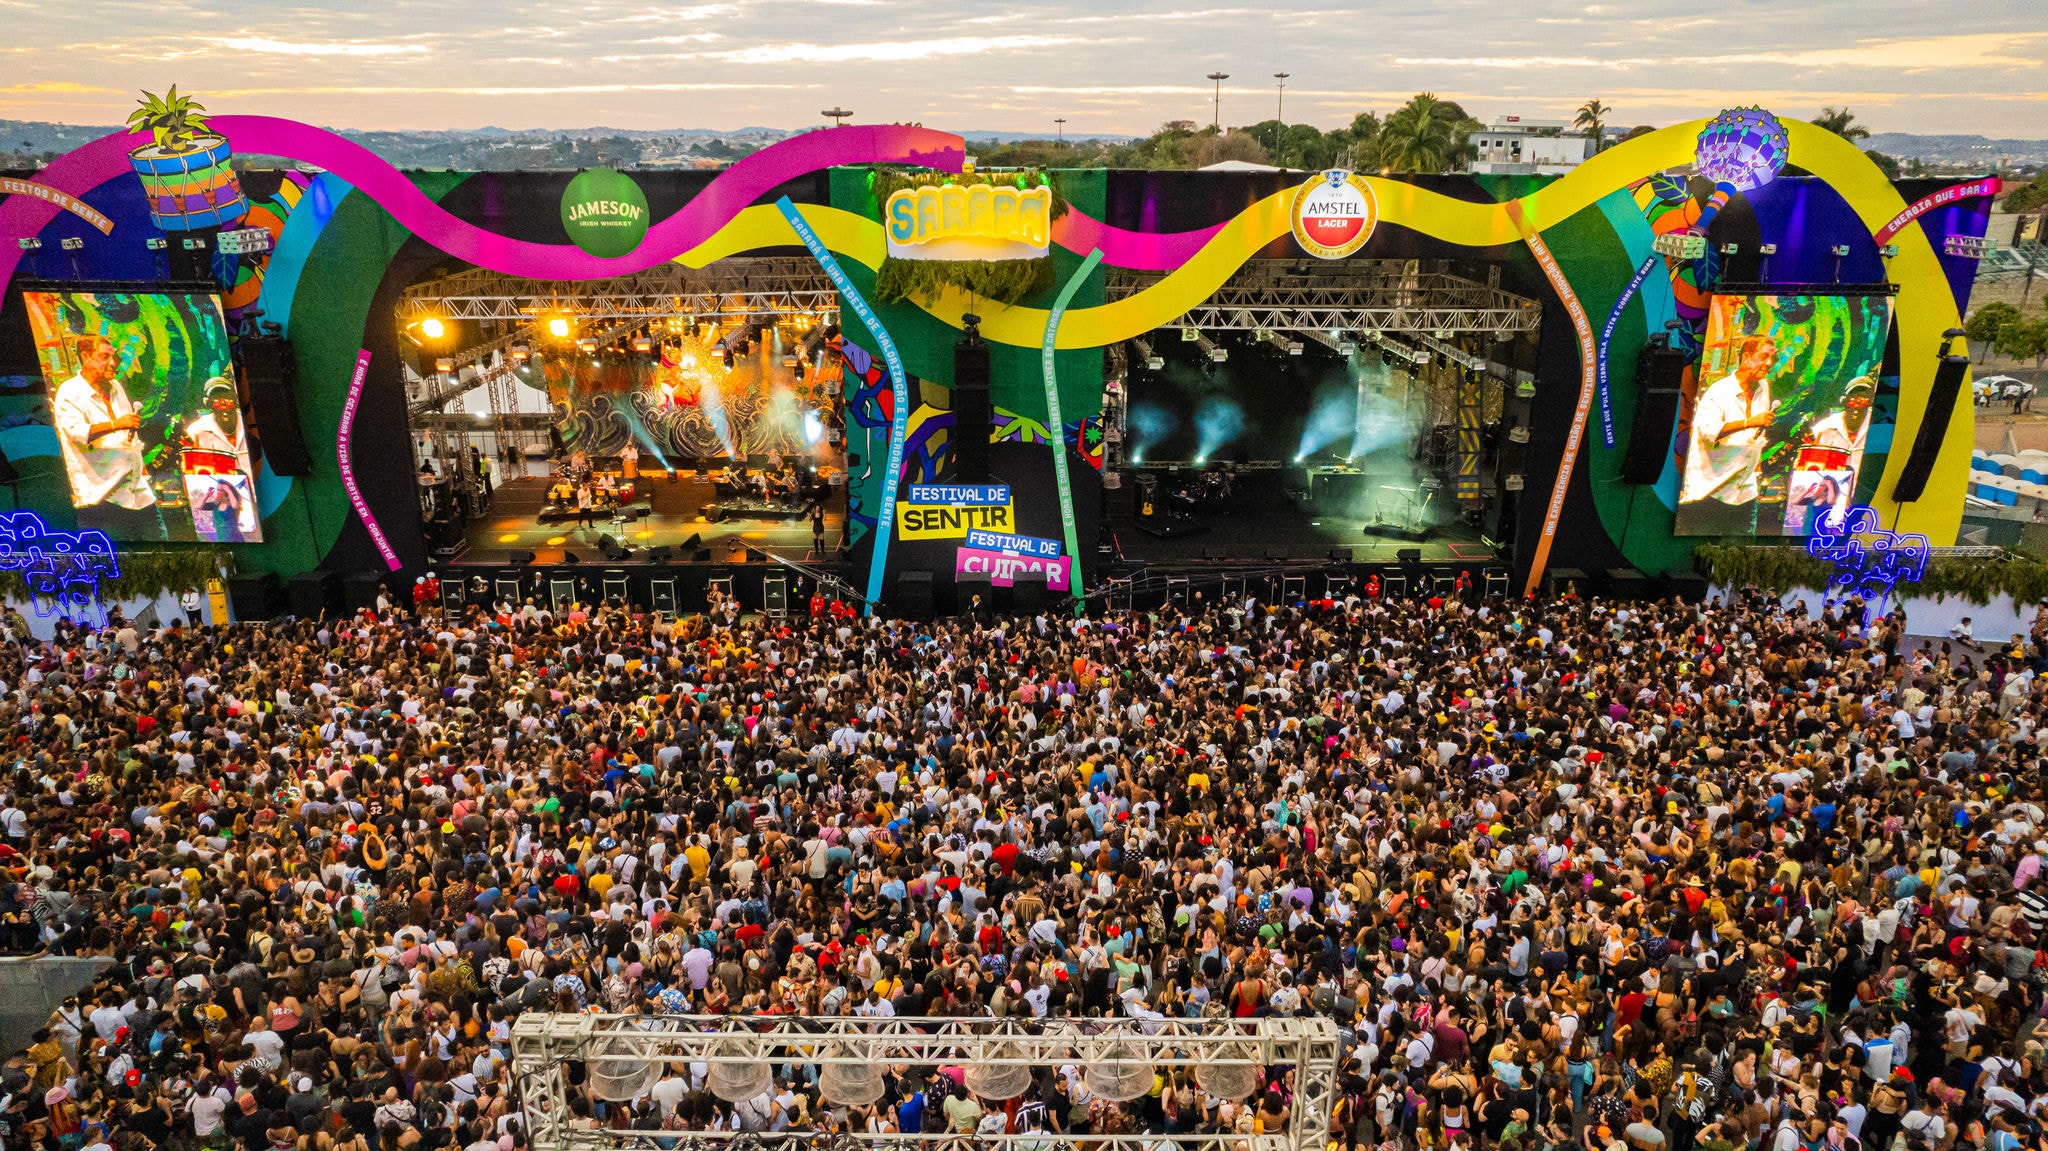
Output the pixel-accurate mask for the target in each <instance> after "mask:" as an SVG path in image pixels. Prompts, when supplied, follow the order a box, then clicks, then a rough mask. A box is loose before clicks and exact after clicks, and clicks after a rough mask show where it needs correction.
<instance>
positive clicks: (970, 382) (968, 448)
mask: <svg viewBox="0 0 2048 1151" xmlns="http://www.w3.org/2000/svg"><path fill="white" fill-rule="evenodd" d="M988 376H989V367H988V344H987V342H986V341H984V340H983V339H982V338H981V337H980V336H978V335H969V336H967V337H965V338H964V339H962V340H961V341H960V342H959V343H957V344H954V345H953V444H954V448H953V478H954V479H955V480H957V481H958V482H960V483H963V484H978V483H984V482H986V481H987V480H988V429H989V424H990V422H991V421H992V420H993V418H994V415H995V413H994V410H993V409H992V408H990V407H989V396H988Z"/></svg>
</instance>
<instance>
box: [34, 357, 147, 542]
mask: <svg viewBox="0 0 2048 1151" xmlns="http://www.w3.org/2000/svg"><path fill="white" fill-rule="evenodd" d="M119 364H120V353H118V352H116V351H115V350H114V345H113V343H112V341H110V340H108V339H107V338H106V337H105V336H80V337H79V339H78V374H77V375H75V376H72V377H71V378H70V379H68V380H65V381H64V382H63V383H61V384H59V385H57V392H56V395H55V396H53V397H52V398H51V402H50V408H51V417H52V418H51V422H52V423H54V424H55V425H56V429H57V444H58V446H59V448H60V449H61V450H62V452H63V455H64V472H65V475H67V476H68V477H70V480H71V503H72V506H73V507H76V508H79V509H80V510H81V512H82V513H83V514H81V515H80V516H79V526H80V527H93V528H99V529H100V530H103V531H106V532H108V533H109V534H111V535H113V536H115V537H116V538H119V539H159V540H160V539H167V538H169V537H168V535H167V533H166V532H165V531H164V521H163V517H162V516H161V515H159V514H157V508H156V492H155V490H154V489H153V488H152V487H151V486H150V482H149V465H148V464H146V463H144V462H143V459H142V437H141V436H140V435H138V434H137V429H139V428H140V427H141V426H142V417H141V416H140V415H138V414H137V413H136V411H135V405H134V404H133V403H131V402H129V399H128V390H127V389H126V388H124V387H122V386H121V381H120V380H118V379H116V378H115V372H116V369H117V368H118V366H119Z"/></svg>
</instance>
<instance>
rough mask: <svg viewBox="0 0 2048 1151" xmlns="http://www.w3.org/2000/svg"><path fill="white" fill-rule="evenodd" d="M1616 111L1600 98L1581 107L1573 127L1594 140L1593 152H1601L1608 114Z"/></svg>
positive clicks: (1573, 121)
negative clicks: (1602, 134) (1602, 136)
mask: <svg viewBox="0 0 2048 1151" xmlns="http://www.w3.org/2000/svg"><path fill="white" fill-rule="evenodd" d="M1612 111H1614V109H1613V108H1612V107H1610V106H1608V105H1606V104H1602V103H1601V102H1600V98H1599V97H1598V96H1595V97H1593V98H1592V99H1591V100H1588V101H1586V102H1585V103H1583V104H1581V105H1579V114H1578V116H1576V117H1574V118H1573V120H1572V127H1574V128H1578V129H1581V130H1583V131H1584V132H1585V134H1586V135H1588V136H1591V137H1592V138H1593V150H1594V151H1595V152H1598V151H1599V150H1600V145H1601V142H1602V141H1601V139H1600V133H1601V132H1602V130H1604V129H1605V128H1606V127H1607V114H1608V113H1609V112H1612Z"/></svg>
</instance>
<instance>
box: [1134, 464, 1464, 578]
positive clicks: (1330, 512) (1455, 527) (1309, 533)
mask: <svg viewBox="0 0 2048 1151" xmlns="http://www.w3.org/2000/svg"><path fill="white" fill-rule="evenodd" d="M1293 486H1296V484H1295V477H1290V476H1287V475H1285V474H1283V473H1282V472H1278V471H1274V472H1266V473H1253V474H1251V475H1248V476H1245V477H1242V478H1241V481H1240V487H1241V489H1242V490H1240V491H1239V493H1238V495H1237V497H1236V498H1235V499H1233V500H1230V501H1228V502H1226V503H1216V502H1205V503H1204V504H1202V505H1201V507H1200V508H1199V510H1198V511H1196V512H1195V514H1194V515H1192V516H1190V517H1188V518H1186V519H1183V520H1166V521H1164V524H1165V525H1166V526H1167V530H1168V531H1169V532H1170V534H1168V535H1165V536H1162V535H1160V534H1158V531H1157V530H1155V529H1156V528H1157V527H1158V526H1159V525H1158V524H1156V523H1155V524H1152V525H1148V524H1147V523H1146V522H1145V521H1142V520H1140V519H1139V518H1138V514H1137V493H1136V485H1135V477H1134V476H1132V475H1126V476H1125V477H1124V482H1123V486H1122V487H1121V488H1119V489H1117V490H1115V491H1105V492H1103V493H1102V500H1103V509H1104V512H1105V513H1106V517H1105V519H1106V522H1107V523H1108V525H1109V528H1110V530H1111V531H1113V532H1114V533H1116V540H1117V544H1118V546H1119V547H1120V548H1121V549H1122V551H1123V557H1124V559H1125V560H1126V561H1133V562H1150V563H1168V564H1177V563H1184V562H1187V561H1191V560H1238V561H1242V560H1281V559H1288V560H1327V559H1329V558H1330V552H1331V549H1333V548H1334V549H1343V548H1348V549H1350V552H1351V556H1350V558H1351V560H1352V562H1354V563H1394V562H1396V561H1397V560H1398V559H1399V558H1400V557H1399V555H1398V553H1399V552H1402V551H1405V550H1407V549H1410V548H1414V549H1417V550H1419V551H1420V552H1421V553H1422V558H1423V560H1425V561H1427V562H1439V561H1464V560H1470V561H1475V562H1478V561H1490V560H1493V559H1496V558H1497V554H1498V553H1497V551H1496V549H1494V548H1492V547H1489V546H1487V545H1486V544H1485V543H1483V542H1481V540H1480V538H1479V533H1478V532H1477V531H1476V530H1474V529H1472V528H1469V527H1467V526H1465V525H1464V524H1461V523H1457V522H1455V521H1454V522H1451V523H1440V524H1438V525H1437V526H1435V527H1434V528H1433V529H1432V530H1431V532H1430V534H1429V538H1428V539H1425V540H1414V539H1408V538H1404V537H1402V536H1399V535H1394V534H1372V533H1369V532H1368V531H1367V530H1366V529H1368V528H1370V527H1372V526H1373V523H1372V519H1373V517H1372V514H1371V512H1370V510H1369V508H1368V506H1367V505H1365V504H1361V503H1360V502H1359V501H1358V500H1356V499H1351V498H1332V496H1331V495H1330V494H1329V493H1328V492H1325V494H1324V495H1323V496H1322V497H1321V498H1320V499H1318V500H1317V501H1315V502H1313V503H1311V502H1304V501H1301V500H1299V499H1296V498H1294V497H1293V496H1292V495H1290V494H1289V491H1288V489H1289V488H1290V487H1293ZM1166 502H1167V501H1165V500H1161V501H1160V503H1161V505H1162V506H1164V505H1165V504H1166ZM1438 518H1439V519H1441V518H1442V517H1441V516H1439V517H1438Z"/></svg>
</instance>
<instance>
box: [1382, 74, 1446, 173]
mask: <svg viewBox="0 0 2048 1151" xmlns="http://www.w3.org/2000/svg"><path fill="white" fill-rule="evenodd" d="M1456 120H1457V114H1456V113H1455V112H1452V111H1450V110H1449V109H1448V108H1447V107H1446V105H1445V104H1444V102H1443V101H1441V100H1439V99H1437V98H1436V95H1435V94H1434V93H1431V92H1424V93H1421V94H1420V95H1418V96H1416V97H1415V98H1414V99H1412V100H1410V101H1408V102H1407V103H1406V104H1403V105H1402V106H1401V107H1400V108H1399V109H1398V110H1396V111H1395V112H1394V114H1393V115H1391V116H1388V117H1387V121H1386V123H1385V124H1383V125H1381V127H1380V134H1379V141H1378V143H1379V152H1380V163H1382V164H1384V165H1385V166H1387V167H1389V168H1394V169H1398V170H1400V171H1403V172H1443V171H1447V170H1449V168H1450V167H1451V165H1452V163H1453V162H1455V161H1456V160H1457V158H1458V148H1459V141H1458V131H1457V124H1456Z"/></svg>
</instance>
